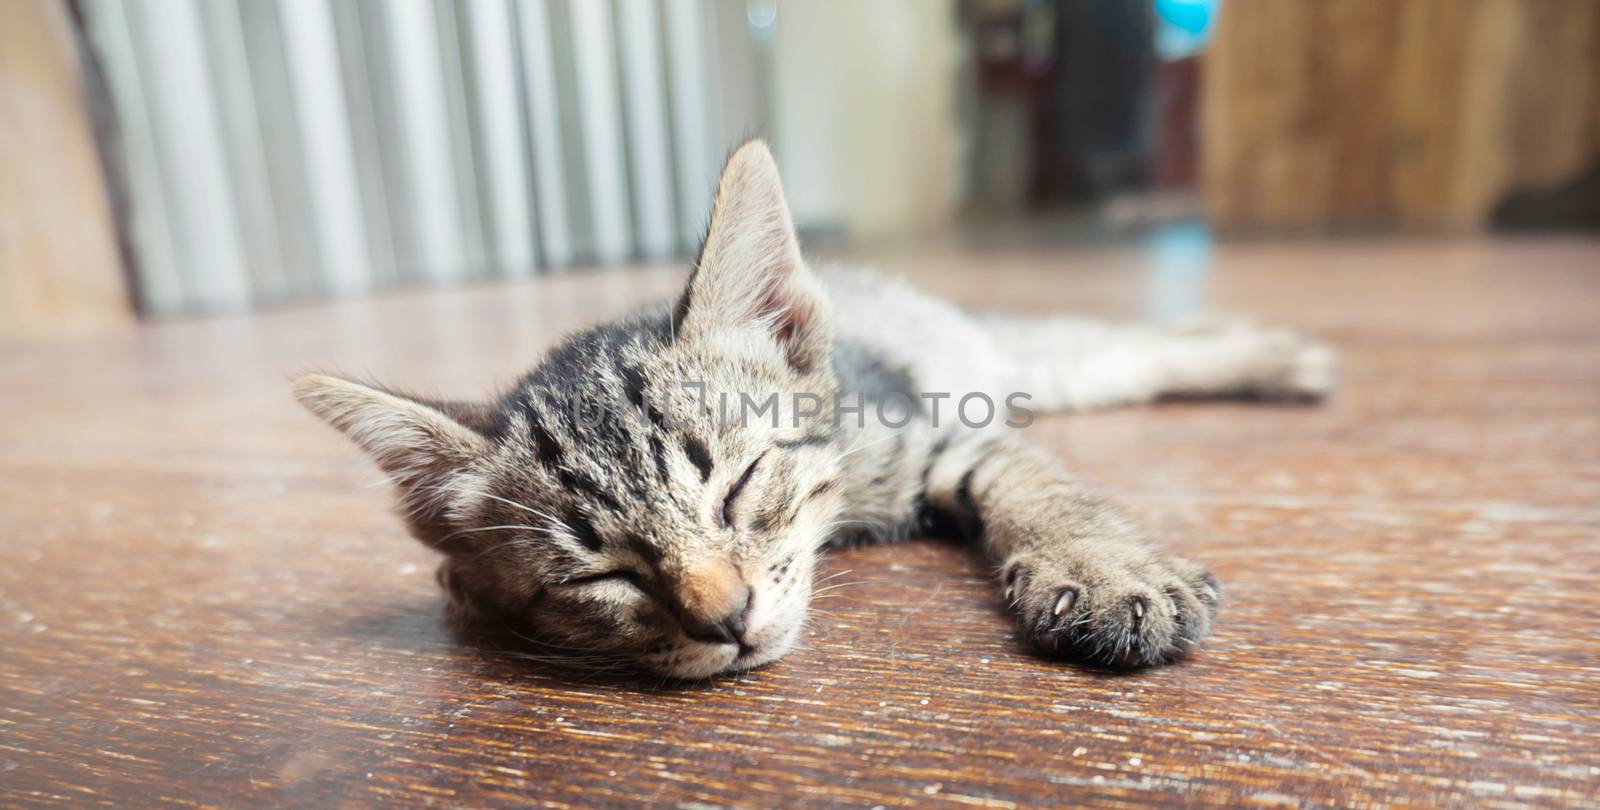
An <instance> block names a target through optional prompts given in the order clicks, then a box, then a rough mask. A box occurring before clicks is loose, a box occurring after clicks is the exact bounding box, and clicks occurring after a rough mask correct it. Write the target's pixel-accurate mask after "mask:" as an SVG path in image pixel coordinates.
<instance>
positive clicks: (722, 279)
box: [673, 141, 833, 372]
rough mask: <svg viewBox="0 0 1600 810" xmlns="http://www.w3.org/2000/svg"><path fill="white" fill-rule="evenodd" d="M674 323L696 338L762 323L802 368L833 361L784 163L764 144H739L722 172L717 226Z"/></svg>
mask: <svg viewBox="0 0 1600 810" xmlns="http://www.w3.org/2000/svg"><path fill="white" fill-rule="evenodd" d="M673 320H674V323H675V324H676V326H677V329H678V333H679V334H682V335H686V336H688V337H690V338H691V339H693V338H696V337H701V336H704V335H706V334H707V333H709V332H712V331H714V330H716V329H718V328H720V327H726V326H730V325H731V326H738V325H752V326H759V327H761V328H763V329H765V330H767V331H768V333H769V334H771V336H772V338H773V340H775V341H777V343H778V345H779V347H780V348H782V349H783V351H784V353H785V356H786V357H787V358H788V361H789V365H791V366H793V367H794V368H795V369H797V370H799V371H801V372H808V371H810V370H811V369H812V368H814V367H816V366H818V365H820V364H822V363H824V362H825V361H826V360H827V356H828V352H829V351H830V350H831V349H832V345H833V334H832V329H831V325H830V324H829V312H828V299H827V294H826V293H825V292H823V290H822V286H821V285H820V284H819V283H818V282H817V280H816V278H815V277H814V276H812V274H811V271H810V270H809V269H807V268H806V264H805V260H804V259H802V258H801V256H800V242H799V240H798V239H797V238H796V237H795V233H794V223H793V222H791V221H790V219H789V205H788V203H786V202H784V199H783V183H782V181H780V180H779V179H778V166H777V164H776V163H775V162H774V161H773V159H772V153H771V152H769V151H768V150H767V145H766V144H764V143H762V142H761V141H751V142H749V143H747V144H745V145H744V146H741V147H739V149H738V151H736V152H734V153H733V156H732V157H730V158H728V164H727V166H725V167H724V168H723V170H722V179H721V180H719V181H718V182H717V199H716V202H715V203H714V205H713V206H712V209H711V225H710V227H709V228H708V229H707V231H706V240H705V243H704V244H702V245H701V247H700V258H699V260H698V261H697V262H696V263H695V270H694V275H692V276H690V278H689V285H688V288H687V289H685V290H684V292H683V297H682V298H681V299H679V301H678V306H677V309H676V310H675V311H674V313H673Z"/></svg>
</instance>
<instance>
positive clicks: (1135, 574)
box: [925, 433, 1218, 668]
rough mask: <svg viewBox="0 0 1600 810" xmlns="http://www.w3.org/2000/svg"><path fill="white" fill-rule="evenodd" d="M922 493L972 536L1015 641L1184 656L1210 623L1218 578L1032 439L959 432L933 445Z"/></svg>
mask: <svg viewBox="0 0 1600 810" xmlns="http://www.w3.org/2000/svg"><path fill="white" fill-rule="evenodd" d="M936 451H937V453H936V455H935V456H934V457H933V458H932V459H931V461H930V462H929V467H928V470H929V472H928V476H927V489H926V494H925V497H926V498H927V501H928V503H929V505H930V506H932V507H933V508H935V509H938V510H941V511H942V512H945V513H947V514H949V515H951V516H953V517H954V518H955V519H956V522H957V523H960V524H965V525H967V526H970V527H972V528H973V529H975V530H976V531H977V532H978V533H979V534H981V535H982V537H983V540H984V544H985V545H986V546H987V547H988V550H989V552H990V553H991V554H992V556H993V558H994V560H995V561H996V562H997V563H998V569H997V570H998V573H999V577H1000V586H1001V587H1002V588H1003V589H1004V593H1005V597H1006V601H1007V602H1008V603H1009V607H1010V609H1011V610H1012V611H1013V612H1014V613H1015V614H1016V617H1017V624H1018V628H1019V629H1020V631H1021V633H1022V636H1023V638H1024V640H1026V641H1027V642H1029V643H1030V644H1032V645H1033V646H1035V647H1036V648H1038V649H1039V650H1041V651H1043V652H1045V653H1047V654H1052V655H1058V656H1061V657H1066V658H1070V659H1076V660H1082V661H1086V662H1089V663H1094V664H1098V665H1102V666H1109V667H1119V668H1125V667H1139V666H1150V665H1154V664H1162V663H1168V662H1171V661H1175V660H1177V659H1178V658H1181V657H1183V656H1184V655H1185V654H1187V653H1188V652H1189V651H1190V650H1192V649H1193V648H1194V647H1195V645H1197V644H1198V643H1199V641H1200V639H1202V638H1204V637H1205V635H1206V634H1207V633H1209V632H1210V629H1211V620H1212V617H1213V615H1214V614H1215V612H1216V608H1217V599H1218V589H1217V582H1216V580H1215V579H1214V578H1213V577H1212V576H1211V574H1210V573H1209V572H1208V571H1207V570H1206V569H1205V568H1204V567H1203V566H1201V565H1199V564H1197V563H1194V562H1191V561H1189V560H1186V559H1184V558H1182V557H1180V556H1178V555H1176V554H1174V553H1172V552H1171V551H1169V550H1167V549H1165V548H1162V547H1161V546H1159V545H1157V544H1155V543H1152V542H1151V541H1150V540H1149V539H1147V538H1146V537H1145V535H1144V533H1143V532H1142V531H1141V530H1140V529H1139V528H1138V527H1136V526H1135V525H1134V524H1133V523H1132V522H1131V521H1129V520H1128V519H1127V518H1125V517H1123V515H1122V514H1121V513H1120V512H1119V511H1118V510H1117V509H1116V508H1115V507H1114V506H1112V505H1111V504H1110V503H1108V502H1106V501H1104V500H1102V499H1100V498H1099V497H1097V496H1095V495H1093V494H1091V493H1089V492H1088V491H1086V490H1085V489H1084V488H1083V487H1082V486H1081V485H1080V484H1078V483H1077V481H1075V480H1074V479H1073V478H1072V477H1071V476H1070V475H1069V474H1068V473H1067V472H1066V470H1064V469H1063V468H1062V467H1061V465H1060V464H1059V463H1057V462H1056V461H1055V460H1054V459H1052V458H1050V456H1049V455H1048V454H1046V453H1044V452H1043V451H1041V450H1039V449H1038V448H1035V447H1032V446H1029V445H1027V444H1025V443H1023V442H1021V441H1019V440H1018V439H1016V438H1014V437H1011V436H1005V435H995V434H976V433H974V434H968V435H964V436H961V437H959V438H957V439H955V440H953V441H951V442H949V443H947V444H942V445H940V446H939V447H938V448H936Z"/></svg>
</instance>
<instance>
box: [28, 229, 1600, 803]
mask: <svg viewBox="0 0 1600 810" xmlns="http://www.w3.org/2000/svg"><path fill="white" fill-rule="evenodd" d="M889 264H890V266H891V267H893V268H895V269H899V270H903V271H906V272H908V273H910V274H912V275H914V276H916V277H918V278H920V279H921V280H922V281H923V282H924V283H925V284H927V285H929V286H931V287H933V288H935V289H938V290H941V291H943V292H945V293H947V294H949V295H951V296H953V297H956V298H958V299H960V300H962V301H965V302H967V303H971V304H982V305H993V306H1008V307H1013V308H1020V309H1028V310H1034V311H1043V310H1052V309H1076V310H1085V311H1092V312H1101V313H1106V314H1113V315H1125V314H1136V313H1138V312H1140V311H1142V310H1144V309H1146V308H1147V307H1150V306H1153V304H1152V302H1165V303H1164V304H1163V306H1170V305H1171V302H1172V297H1173V295H1178V296H1179V297H1180V298H1183V297H1184V296H1185V295H1187V296H1188V297H1187V298H1185V299H1184V300H1186V301H1188V302H1189V303H1194V302H1195V301H1194V299H1195V298H1197V297H1199V296H1197V295H1196V294H1195V291H1196V290H1197V289H1203V290H1204V291H1205V295H1204V298H1205V299H1206V300H1207V301H1208V302H1209V303H1211V304H1213V305H1216V306H1220V307H1224V308H1227V309H1230V310H1235V311H1242V312H1249V313H1252V314H1254V315H1258V316H1260V317H1262V318H1264V319H1271V320H1275V321H1279V322H1284V323H1290V324H1294V325H1297V326H1300V327H1302V328H1307V329H1310V330H1313V331H1315V332H1318V333H1320V334H1322V335H1324V336H1326V337H1328V338H1330V339H1331V340H1333V341H1334V342H1335V343H1337V344H1338V345H1339V346H1340V348H1341V349H1342V350H1343V352H1344V357H1345V380H1346V381H1345V386H1344V389H1343V390H1342V392H1341V393H1340V394H1339V395H1338V396H1337V398H1336V399H1335V400H1333V401H1332V402H1331V403H1329V404H1328V405H1326V406H1324V407H1318V408H1274V407H1267V406H1251V405H1246V404H1181V405H1179V404H1174V405H1163V406H1159V407H1152V408H1142V409H1134V410H1125V411H1116V412H1107V413H1096V414H1087V415H1082V416H1076V417H1070V418H1051V419H1045V420H1042V421H1040V422H1039V423H1038V424H1037V425H1036V426H1035V427H1034V428H1032V429H1031V430H1033V431H1034V432H1035V436H1036V438H1037V439H1038V440H1039V441H1041V442H1044V443H1046V444H1048V445H1049V446H1050V447H1052V448H1053V449H1055V450H1056V451H1057V452H1059V453H1060V454H1061V455H1062V456H1063V457H1065V458H1066V459H1068V460H1070V461H1071V462H1072V463H1073V464H1074V465H1075V466H1076V468H1077V469H1079V470H1080V471H1081V472H1082V473H1083V474H1084V475H1085V476H1086V477H1088V478H1089V479H1090V480H1092V481H1095V482H1097V483H1098V484H1099V485H1100V486H1101V488H1102V489H1103V490H1105V491H1106V492H1108V493H1110V494H1112V495H1114V496H1115V497H1117V498H1119V499H1121V500H1123V501H1124V502H1126V503H1127V504H1129V506H1130V508H1131V509H1132V510H1133V511H1135V512H1137V513H1138V514H1139V515H1140V516H1141V517H1142V518H1143V519H1144V520H1146V521H1147V522H1148V523H1149V524H1150V525H1151V526H1153V527H1154V528H1155V529H1156V530H1157V531H1159V532H1160V533H1161V534H1162V535H1163V536H1165V537H1166V538H1169V539H1170V541H1171V542H1173V543H1174V544H1176V545H1177V546H1179V547H1181V548H1182V549H1184V550H1186V551H1188V552H1190V553H1193V554H1194V555H1196V556H1199V557H1203V558H1204V559H1205V560H1207V561H1208V562H1209V563H1210V564H1211V565H1212V566H1213V568H1214V569H1215V570H1216V571H1217V573H1218V574H1219V575H1220V576H1221V578H1222V579H1223V581H1224V583H1225V586H1226V594H1225V604H1224V607H1223V610H1222V612H1221V614H1220V617H1219V623H1218V629H1217V633H1216V635H1215V637H1214V638H1213V639H1212V640H1211V641H1210V642H1209V644H1208V645H1207V646H1205V647H1204V648H1203V649H1202V650H1201V651H1200V652H1199V653H1198V654H1197V655H1196V656H1195V657H1194V658H1193V659H1192V660H1190V661H1188V662H1186V663H1184V664H1182V665H1179V666H1175V667H1171V668H1166V669H1159V670H1152V671H1148V672H1142V673H1137V674H1132V675H1120V676H1116V675H1107V674H1102V673H1097V672H1090V671H1085V670H1081V669H1076V668H1073V667H1071V666H1065V665H1061V664H1056V663H1052V662H1048V661H1043V660H1039V659H1037V658H1035V657H1033V656H1031V655H1029V654H1027V653H1026V652H1025V651H1023V650H1022V649H1020V648H1019V646H1018V644H1017V642H1016V640H1015V637H1014V634H1013V633H1012V632H1011V629H1010V627H1009V625H1008V623H1007V620H1006V619H1005V618H1004V617H1003V616H1002V614H1001V605H1000V600H999V597H998V596H997V595H996V594H995V591H994V589H993V588H992V587H991V585H990V581H989V578H988V571H987V569H986V566H985V564H984V563H983V561H982V560H980V559H979V558H978V557H977V556H975V555H974V554H973V553H972V551H971V550H969V549H967V548H964V547H962V546H959V545H953V544H947V543H938V542H911V543H906V544H902V545H898V546H892V547H880V548H871V549H863V550H856V551H850V552H845V553H839V554H836V555H834V556H832V557H831V558H830V559H829V561H828V562H827V564H826V570H825V571H824V575H827V574H840V576H839V577H838V578H837V579H835V580H833V581H834V582H839V583H848V587H844V588H839V589H837V590H834V591H830V592H829V593H828V594H826V595H825V596H824V597H823V598H822V599H821V600H820V601H819V602H818V607H819V611H818V614H817V616H816V617H815V619H814V620H813V621H812V623H811V626H810V629H809V632H808V635H807V637H806V641H805V644H804V645H803V647H802V648H801V649H799V650H797V651H796V652H794V653H793V654H792V655H790V656H789V657H788V658H787V659H785V660H783V661H780V662H778V663H776V664H774V665H772V666H769V667H767V668H765V669H762V670H760V671H756V672H752V673H747V674H744V675H742V676H740V677H738V678H725V679H720V680H716V681H713V682H710V683H705V684H698V685H668V684H659V683H656V682H653V681H647V682H629V681H625V680H615V679H603V678H602V679H596V678H590V677H585V676H582V675H579V674H574V673H566V672H562V671H560V670H556V669H551V668H549V667H547V666H544V665H540V664H536V663H533V662H529V661H524V660H518V659H516V658H513V657H508V656H506V655H503V654H500V653H498V652H496V651H495V650H493V649H491V648H487V647H485V646H483V645H481V644H477V643H474V642H471V641H469V640H463V639H458V638H455V637H453V636H452V635H451V633H450V632H449V631H448V630H447V629H446V627H445V626H444V624H443V623H442V621H441V616H440V598H439V594H438V593H437V592H436V590H435V586H434V584H433V581H432V576H431V567H432V558H431V557H430V555H429V553H427V552H426V551H424V550H423V549H422V548H421V547H420V546H417V545H416V544H415V543H413V542H411V541H410V540H408V539H407V538H406V537H404V536H403V535H402V533H401V530H400V527H399V523H398V522H397V521H396V520H395V519H394V518H393V517H392V516H391V515H389V514H388V512H387V510H388V494H387V493H386V492H385V491H384V489H383V488H382V487H381V486H378V485H377V484H378V475H377V473H376V472H375V471H374V470H373V469H372V468H370V467H369V466H367V465H366V464H365V462H363V461H362V460H361V459H360V457H359V456H358V454H357V453H356V452H355V451H354V450H352V449H351V448H350V447H348V446H346V445H345V443H344V442H343V441H342V440H341V439H339V438H338V437H337V436H336V435H335V434H333V433H332V432H331V431H329V430H327V429H326V428H325V427H323V426H322V425H321V424H319V423H317V422H316V421H315V420H313V419H312V418H311V417H309V416H308V415H306V414H305V413H303V412H301V411H300V410H299V409H298V408H297V406H295V404H294V403H293V402H292V401H291V400H290V398H289V396H288V392H287V379H288V377H289V376H290V375H291V374H293V373H294V372H297V371H301V370H305V369H308V368H313V367H331V366H337V367H340V368H343V369H345V370H347V371H352V372H361V373H370V374H373V375H375V376H378V377H380V378H383V379H388V380H392V381H394V382H396V383H399V384H403V385H407V386H411V387H414V388H417V389H421V390H429V389H432V390H435V391H438V392H439V393H444V394H449V395H452V396H464V395H470V394H473V393H476V392H481V391H483V390H485V388H486V386H487V385H488V384H490V383H491V382H502V383H503V382H506V381H508V380H510V379H511V378H512V377H513V376H514V375H515V374H516V373H517V372H519V371H520V370H521V369H522V368H523V367H524V366H525V365H527V364H528V363H530V362H532V360H533V359H534V358H535V357H536V356H537V355H538V354H539V352H540V351H541V350H542V349H544V348H545V347H547V346H549V345H550V344H551V342H552V341H553V340H555V339H556V338H557V337H558V336H559V335H560V334H562V333H563V332H565V331H566V330H568V329H570V328H572V327H574V326H576V325H578V324H580V323H582V322H585V321H588V320H590V319H593V318H598V317H601V316H604V315H606V314H609V313H612V312H615V311H617V310H618V309H619V308H621V307H622V306H624V304H625V303H626V302H627V301H630V300H642V299H645V298H651V297H655V296H658V295H664V294H666V293H667V292H669V291H670V290H672V289H673V288H674V286H675V285H676V284H677V283H678V280H679V279H680V278H681V273H678V272H676V271H672V270H640V271H636V272H613V273H606V274H598V275H589V276H582V277H576V276H572V277H558V278H550V279H546V280H541V281H537V282H527V283H519V284H512V285H497V286H489V287H480V288H475V289H469V290H462V291H450V292H435V293H426V294H411V295H400V296H394V297H390V298H385V299H381V300H377V301H373V302H366V303H353V304H340V305H331V306H326V307H321V308H317V309H306V310H297V311H286V312H280V313H274V314H267V315H260V316H255V317H249V318H235V319H222V320H212V321H206V322H194V323H184V324H172V325H164V326H159V327H149V328H142V329H139V330H138V331H136V332H133V333H130V334H127V335H124V336H118V337H109V338H97V339H93V340H88V341H78V342H63V343H53V344H39V345H33V346H28V347H11V348H7V349H4V350H0V413H3V414H4V415H5V418H4V419H3V420H0V649H3V650H4V653H3V654H0V804H3V805H6V806H43V805H66V806H74V807H84V806H95V805H114V806H119V807H120V806H139V805H156V804H160V805H172V806H189V807H239V806H283V805H290V806H307V807H342V806H364V805H369V804H375V803H381V802H387V803H394V804H402V805H426V804H441V805H449V806H458V805H460V806H507V805H525V804H526V805H536V806H545V807H597V806H619V807H620V806H657V807H681V808H703V807H772V806H798V805H806V806H841V807H873V806H884V807H892V806H923V807H992V808H1006V807H1036V806H1072V805H1086V804H1095V805H1101V806H1131V805H1142V804H1163V805H1165V804H1192V805H1218V806H1245V805H1250V806H1273V805H1305V806H1352V805H1355V806H1362V805H1382V804H1421V805H1460V806H1479V807H1511V806H1527V805H1549V806H1583V805H1588V806H1594V805H1595V804H1596V799H1597V786H1600V759H1597V758H1596V752H1597V751H1600V594H1597V591H1596V588H1595V583H1596V581H1597V577H1600V507H1597V504H1600V272H1597V271H1600V243H1595V242H1522V243H1510V244H1506V243H1492V242H1455V243H1433V244H1425V243H1410V242H1393V243H1363V242H1354V243H1340V244H1335V245H1314V244H1302V245H1297V246H1272V245H1255V246H1244V247H1226V248H1223V249H1221V250H1220V251H1219V252H1218V253H1217V254H1216V256H1215V270H1214V271H1213V272H1211V273H1210V274H1209V275H1207V276H1206V277H1205V278H1204V279H1203V280H1202V281H1203V285H1201V286H1200V287H1196V286H1194V285H1193V284H1192V282H1193V281H1194V279H1192V278H1191V279H1188V282H1186V283H1187V284H1188V286H1184V285H1179V286H1178V287H1177V288H1175V287H1174V283H1175V282H1174V279H1173V277H1172V276H1171V275H1169V274H1166V273H1164V272H1163V271H1162V270H1161V267H1162V265H1161V264H1160V263H1159V262H1155V261H1153V260H1152V259H1151V258H1150V257H1148V256H1146V255H1144V254H1141V253H1138V252H1134V251H1104V252H1095V253H1079V254H1062V253H1051V254H1036V253H1033V252H1029V251H1000V252H997V253H988V254H984V255H981V256H979V255H963V254H958V253H955V254H953V253H941V254H932V255H930V254H918V255H914V256H904V257H900V258H898V259H895V260H892V261H890V262H889ZM1175 290H1176V291H1175ZM1186 291H1187V292H1186ZM841 572H844V573H841Z"/></svg>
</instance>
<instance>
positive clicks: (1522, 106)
mask: <svg viewBox="0 0 1600 810" xmlns="http://www.w3.org/2000/svg"><path fill="white" fill-rule="evenodd" d="M1205 58H1206V69H1205V71H1204V73H1203V75H1204V79H1205V81H1204V93H1203V98H1204V101H1203V103H1202V115H1203V116H1204V118H1205V121H1204V126H1203V131H1204V133H1205V137H1204V138H1202V139H1201V152H1202V155H1201V163H1202V169H1203V173H1204V183H1203V186H1204V193H1205V198H1206V207H1207V213H1208V214H1209V216H1210V217H1211V219H1212V221H1213V222H1215V223H1216V224H1218V225H1220V226H1223V227H1227V228H1234V229H1241V230H1278V231H1283V230H1295V231H1309V232H1318V231H1328V230H1334V229H1350V228H1367V229H1376V228H1385V229H1393V228H1395V227H1400V228H1413V229H1415V228H1419V227H1420V228H1434V229H1462V230H1466V229H1473V228H1480V227H1482V226H1484V225H1485V224H1486V223H1487V218H1488V215H1489V213H1490V211H1491V209H1492V208H1493V206H1494V204H1495V203H1496V202H1497V201H1499V200H1500V199H1501V198H1502V197H1503V196H1504V195H1505V194H1506V193H1508V192H1510V191H1515V190H1524V189H1529V188H1543V187H1549V186H1554V185H1558V184H1560V183H1561V182H1563V181H1566V180H1569V179H1570V178H1572V177H1573V176H1574V175H1576V174H1578V173H1580V172H1582V171H1583V170H1584V169H1586V168H1587V167H1588V166H1590V165H1592V163H1593V161H1594V160H1595V159H1596V158H1597V157H1600V91H1597V90H1596V89H1595V88H1596V85H1595V83H1594V81H1593V80H1592V78H1593V77H1594V76H1595V75H1596V74H1597V73H1600V4H1597V3H1592V2H1568V0H1405V1H1404V2H1392V0H1341V1H1340V2H1337V3H1295V2H1288V3H1284V2H1277V0H1229V2H1227V3H1225V4H1223V6H1222V9H1221V11H1220V16H1219V18H1218V23H1217V33H1216V38H1215V41H1214V42H1213V44H1212V46H1211V47H1210V48H1209V49H1208V50H1207V53H1206V57H1205Z"/></svg>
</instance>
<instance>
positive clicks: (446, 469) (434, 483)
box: [294, 374, 490, 544]
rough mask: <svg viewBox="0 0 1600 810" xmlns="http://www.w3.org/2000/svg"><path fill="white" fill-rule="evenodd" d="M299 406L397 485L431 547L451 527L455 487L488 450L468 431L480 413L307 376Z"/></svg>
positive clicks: (297, 392)
mask: <svg viewBox="0 0 1600 810" xmlns="http://www.w3.org/2000/svg"><path fill="white" fill-rule="evenodd" d="M294 396H295V399H298V400H300V404H302V405H304V406H306V408H307V409H309V410H310V411H311V412H312V413H314V414H316V415H317V416H320V417H322V419H323V420H324V421H326V422H327V423H328V424H330V425H333V426H334V427H336V428H338V429H339V431H340V432H342V433H344V434H345V435H346V436H349V437H350V439H351V440H352V441H354V442H355V443H356V444H358V445H360V446H361V449H363V450H365V451H367V454H368V455H370V456H372V459H373V461H376V462H377V463H378V466H379V467H381V468H382V469H383V471H384V472H385V473H388V474H389V477H390V478H391V479H393V480H394V482H395V485H396V486H397V487H398V488H399V490H400V501H401V504H402V505H403V507H404V509H405V513H406V517H407V518H408V519H409V520H410V521H411V525H412V528H413V531H414V532H415V533H416V534H417V537H418V539H421V540H422V541H423V542H425V543H430V544H431V543H432V542H433V540H432V539H431V538H433V537H434V536H435V535H436V534H437V532H435V531H434V529H435V528H437V527H438V526H441V525H443V524H444V523H445V522H447V521H446V515H445V510H446V504H448V503H450V502H451V501H452V498H451V490H452V488H453V487H452V485H453V484H455V483H456V482H457V479H458V478H460V477H462V476H467V475H470V474H471V473H470V470H471V469H472V467H473V466H474V462H475V461H477V460H478V459H480V458H482V457H483V456H484V455H485V454H487V453H488V452H489V450H490V443H489V440H488V438H487V437H485V436H484V434H483V433H480V432H479V431H478V430H475V429H473V428H472V427H468V424H470V423H472V422H473V421H474V419H475V418H477V417H478V416H480V415H481V414H478V413H477V412H476V411H475V410H473V409H470V408H467V407H465V406H459V405H454V404H450V403H435V402H428V401H426V400H420V399H415V398H411V397H406V396H402V395H400V394H396V393H393V392H390V391H386V390H383V389H380V388H375V387H372V386H368V385H362V384H361V383H357V382H351V381H350V380H343V379H340V378H338V377H330V376H327V375H325V374H309V375H306V376H304V377H301V378H300V379H298V380H296V381H295V383H294Z"/></svg>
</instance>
